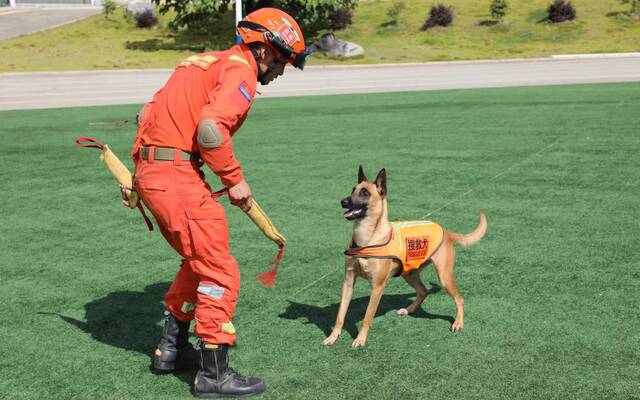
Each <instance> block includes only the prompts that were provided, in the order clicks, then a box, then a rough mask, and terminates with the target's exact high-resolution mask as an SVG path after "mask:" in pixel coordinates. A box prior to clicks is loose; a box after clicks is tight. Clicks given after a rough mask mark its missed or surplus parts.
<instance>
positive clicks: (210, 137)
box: [198, 119, 224, 149]
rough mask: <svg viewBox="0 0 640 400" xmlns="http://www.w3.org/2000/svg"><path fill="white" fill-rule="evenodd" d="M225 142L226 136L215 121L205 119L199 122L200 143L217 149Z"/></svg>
mask: <svg viewBox="0 0 640 400" xmlns="http://www.w3.org/2000/svg"><path fill="white" fill-rule="evenodd" d="M223 142H224V136H223V135H222V132H220V129H218V126H217V125H216V123H215V121H213V120H212V119H203V120H202V121H200V123H199V124H198V144H199V145H200V146H201V147H203V148H205V149H215V148H217V147H220V146H221V145H222V143H223Z"/></svg>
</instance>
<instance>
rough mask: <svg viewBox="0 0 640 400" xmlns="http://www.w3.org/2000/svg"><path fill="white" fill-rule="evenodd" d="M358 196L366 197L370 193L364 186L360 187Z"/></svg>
mask: <svg viewBox="0 0 640 400" xmlns="http://www.w3.org/2000/svg"><path fill="white" fill-rule="evenodd" d="M360 196H362V197H368V196H371V193H369V191H368V190H367V189H365V188H362V189H360Z"/></svg>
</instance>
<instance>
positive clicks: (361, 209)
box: [322, 166, 487, 348]
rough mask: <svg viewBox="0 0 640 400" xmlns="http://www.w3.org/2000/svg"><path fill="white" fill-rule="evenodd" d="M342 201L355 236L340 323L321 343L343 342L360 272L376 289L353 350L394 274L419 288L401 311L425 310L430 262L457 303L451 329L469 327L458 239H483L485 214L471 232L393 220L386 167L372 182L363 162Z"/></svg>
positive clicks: (361, 341)
mask: <svg viewBox="0 0 640 400" xmlns="http://www.w3.org/2000/svg"><path fill="white" fill-rule="evenodd" d="M341 205H342V207H343V208H346V209H347V211H346V212H345V213H344V217H345V218H346V219H347V220H349V221H353V237H352V242H351V246H350V247H349V249H348V250H347V251H345V254H346V259H345V276H344V283H343V286H342V297H341V300H340V307H339V309H338V315H337V317H336V323H335V325H334V327H333V329H332V331H331V333H330V334H329V336H328V337H327V338H326V339H324V341H323V342H322V344H323V345H325V346H329V345H333V344H335V342H336V341H337V340H338V337H339V336H340V332H341V330H342V326H343V324H344V319H345V316H346V314H347V308H348V307H349V302H350V301H351V295H352V292H353V285H354V283H355V280H356V278H357V277H358V276H359V277H362V278H365V279H367V280H368V281H369V283H370V284H371V288H372V291H371V296H370V298H369V305H368V306H367V311H366V313H365V317H364V320H363V321H362V327H361V328H360V331H359V333H358V336H357V337H356V339H355V340H354V341H353V343H352V347H353V348H360V347H363V346H365V344H366V342H367V336H368V334H369V330H370V329H371V323H372V322H373V318H374V316H375V314H376V311H377V309H378V304H379V303H380V299H381V297H382V293H383V292H384V288H385V286H386V284H387V281H388V279H389V278H390V277H392V276H398V275H400V276H402V277H403V278H404V280H405V281H407V283H408V284H409V285H410V286H411V287H413V288H414V289H415V291H416V299H415V301H413V302H412V303H411V304H409V305H408V306H407V307H406V308H401V309H399V310H397V311H396V313H397V314H398V315H401V316H404V315H408V314H412V313H414V312H416V311H417V310H418V309H419V308H420V305H421V304H422V302H423V301H424V300H425V298H426V297H427V295H428V294H429V289H427V288H426V287H425V286H424V284H423V283H422V281H421V279H420V271H421V270H422V269H423V268H424V267H425V266H426V265H428V264H430V263H431V262H432V263H433V264H434V265H435V270H436V273H437V275H438V279H439V280H440V283H441V285H442V287H444V288H445V289H446V290H447V292H448V293H449V295H450V296H451V297H452V298H453V300H454V301H455V304H456V316H455V320H454V322H453V324H452V326H451V331H452V332H453V333H457V332H461V331H462V329H463V328H464V300H463V299H462V296H461V295H460V293H459V292H458V288H457V286H456V282H455V279H454V276H453V267H454V261H455V248H454V243H458V244H461V245H463V246H471V245H473V244H475V243H476V242H478V241H479V240H480V239H482V237H483V236H484V234H485V232H486V230H487V218H486V216H485V214H484V213H483V212H480V223H479V224H478V226H477V227H476V229H475V230H474V231H473V232H471V233H469V234H461V233H456V232H451V231H448V230H445V229H444V228H443V227H442V226H441V225H438V224H436V223H433V222H429V221H402V222H389V220H388V217H387V179H386V171H385V169H382V170H381V171H380V172H379V173H378V175H377V177H376V179H375V181H373V182H369V181H368V180H367V177H366V176H365V174H364V171H363V169H362V166H360V167H359V169H358V184H357V185H356V186H355V187H354V188H353V189H352V191H351V195H349V196H347V197H345V198H344V199H342V201H341ZM385 251H386V252H385Z"/></svg>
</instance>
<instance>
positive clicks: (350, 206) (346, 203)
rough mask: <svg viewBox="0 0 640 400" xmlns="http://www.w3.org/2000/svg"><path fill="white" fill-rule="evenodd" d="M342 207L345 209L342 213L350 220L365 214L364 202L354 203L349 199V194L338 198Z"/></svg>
mask: <svg viewBox="0 0 640 400" xmlns="http://www.w3.org/2000/svg"><path fill="white" fill-rule="evenodd" d="M340 205H341V206H342V208H346V209H347V211H345V213H344V214H343V215H344V217H345V218H346V219H348V220H349V221H352V220H354V219H358V218H363V217H364V216H365V215H366V214H367V205H366V204H354V203H353V200H351V196H349V197H345V198H344V199H342V200H340Z"/></svg>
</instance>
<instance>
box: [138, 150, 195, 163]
mask: <svg viewBox="0 0 640 400" xmlns="http://www.w3.org/2000/svg"><path fill="white" fill-rule="evenodd" d="M151 149H153V159H154V160H159V161H173V160H174V158H175V155H176V149H174V148H172V147H155V146H152V147H141V148H140V156H141V157H142V159H143V160H148V159H149V153H150V151H151ZM198 160H200V154H198V153H189V152H186V151H184V150H180V161H198Z"/></svg>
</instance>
